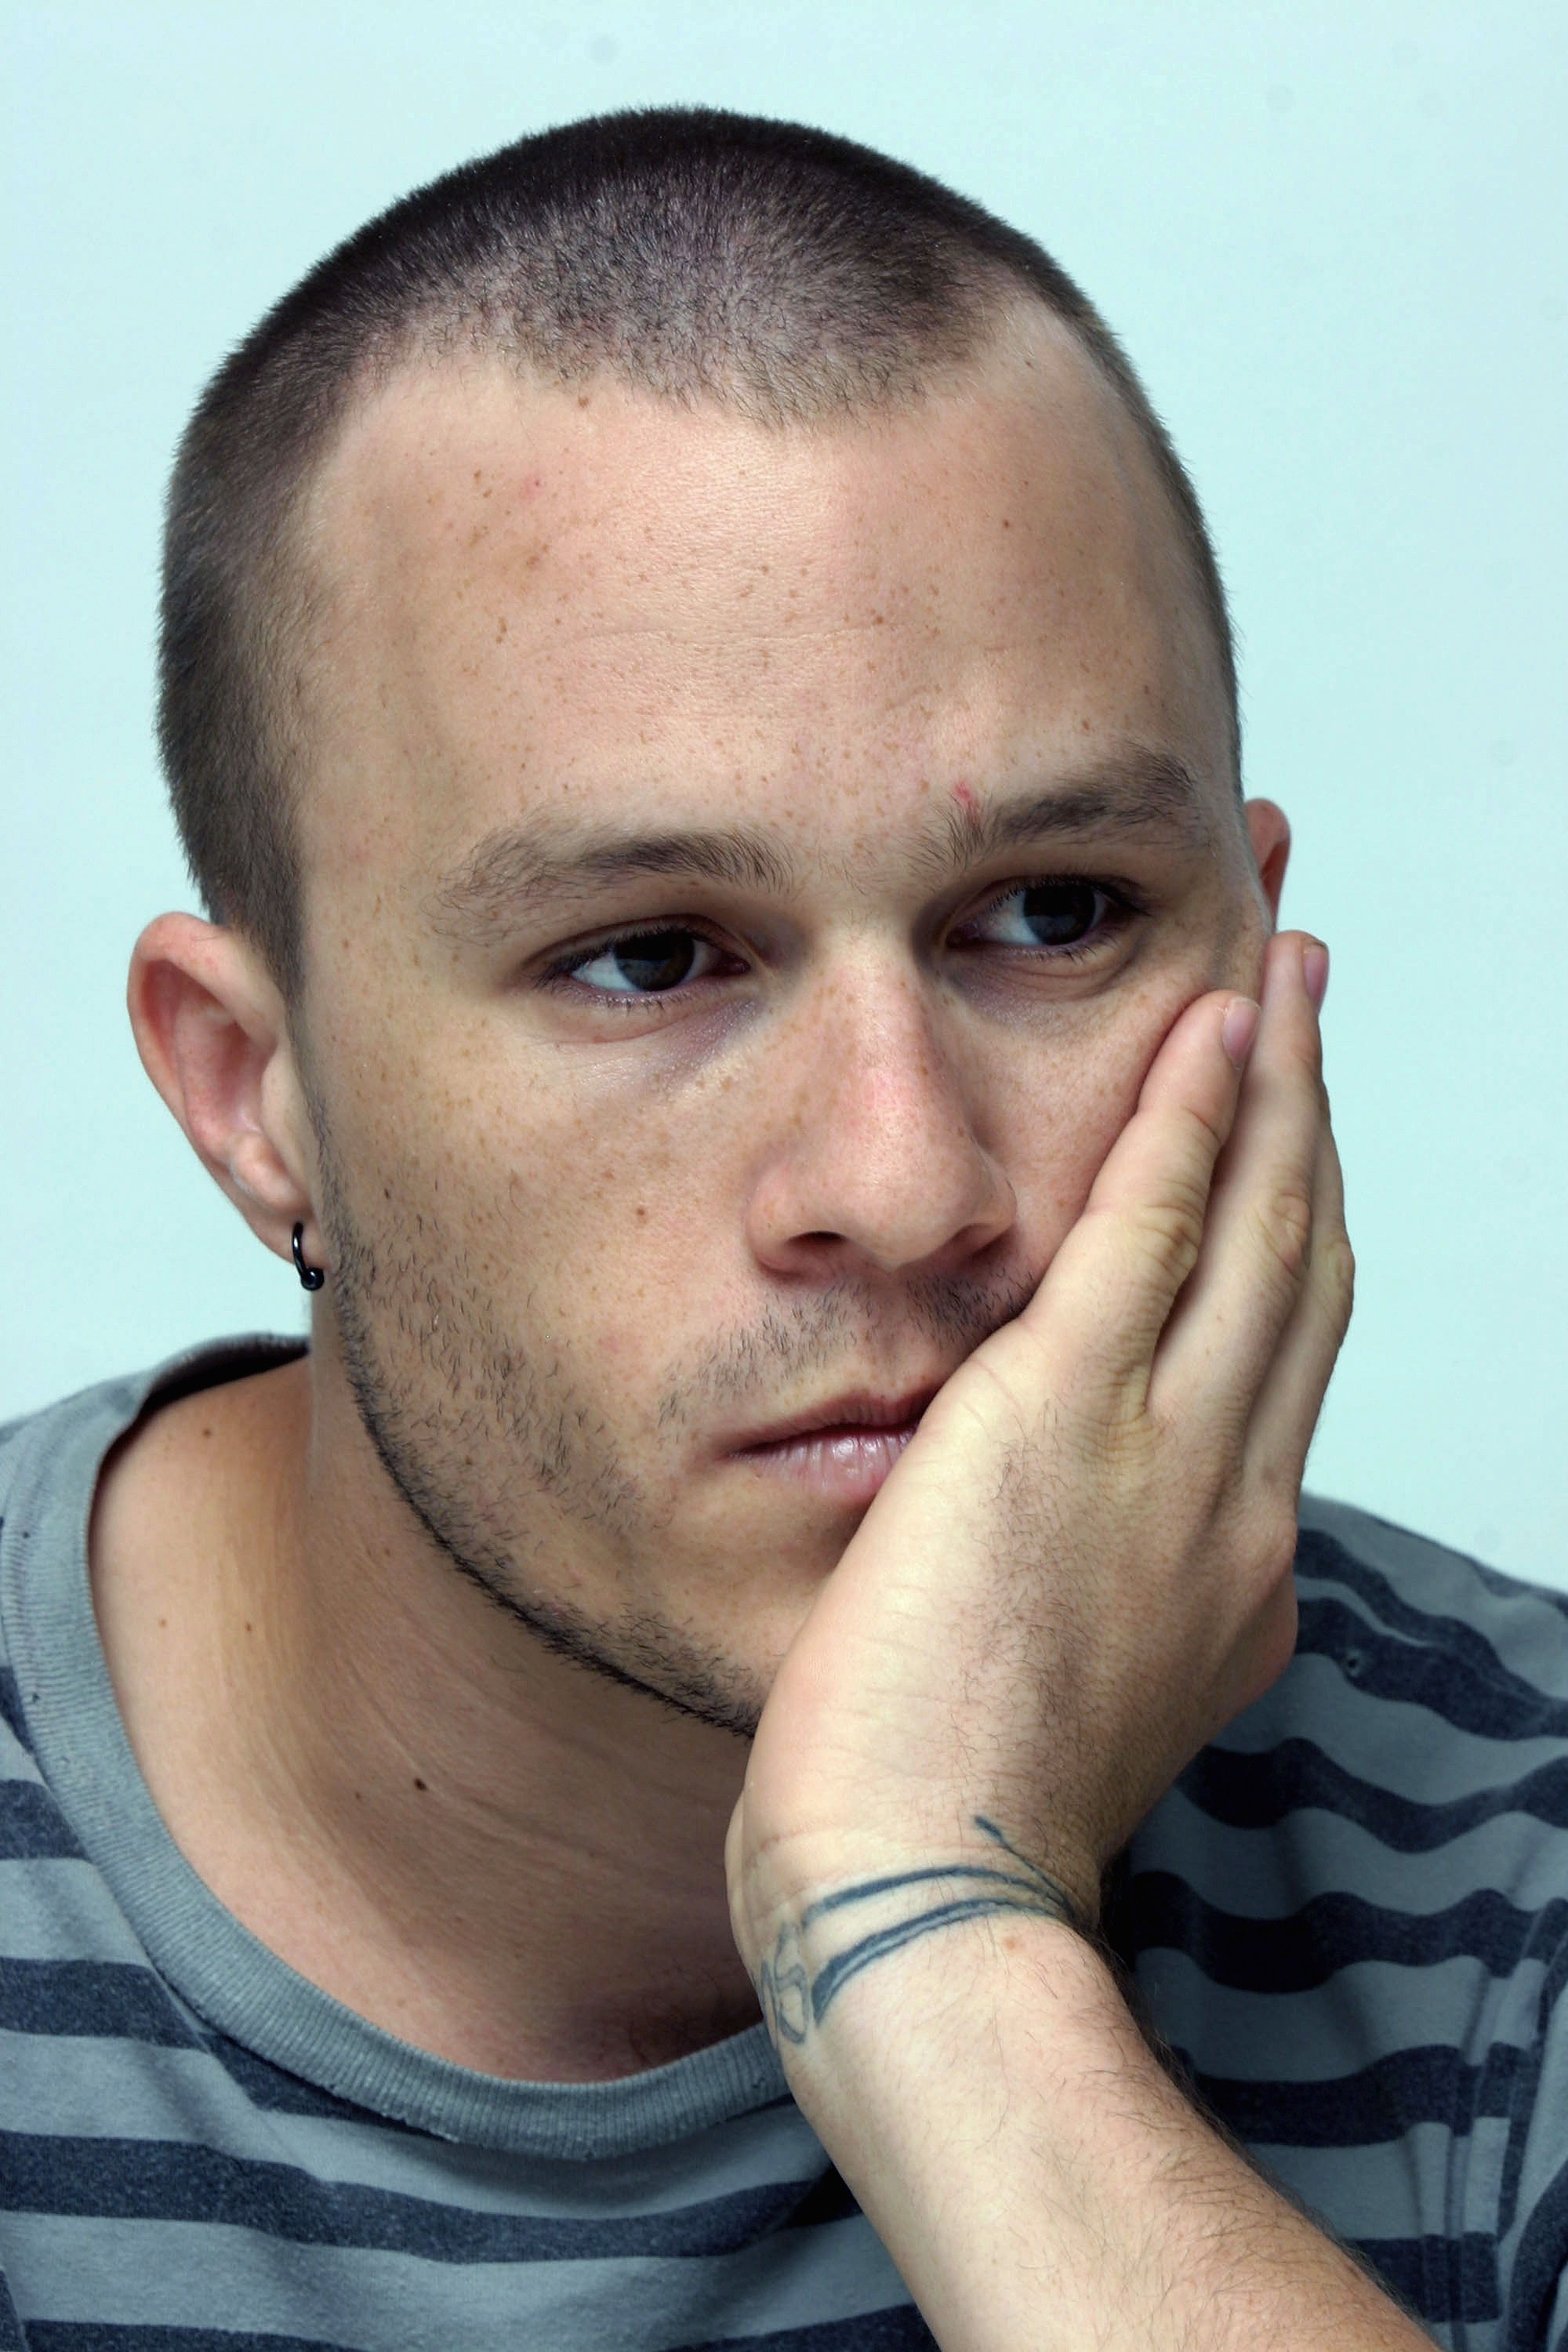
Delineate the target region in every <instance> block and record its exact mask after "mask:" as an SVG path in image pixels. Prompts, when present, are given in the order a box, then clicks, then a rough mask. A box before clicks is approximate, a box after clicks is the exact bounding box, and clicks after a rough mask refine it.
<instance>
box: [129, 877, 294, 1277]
mask: <svg viewBox="0 0 1568 2352" xmlns="http://www.w3.org/2000/svg"><path fill="white" fill-rule="evenodd" d="M126 1001H127V1004H128V1006H129V1010H130V1013H131V1026H132V1030H133V1031H134V1033H135V1037H136V1045H137V1050H138V1052H139V1053H140V1054H141V1056H142V1067H143V1068H144V1069H145V1070H146V1072H147V1075H148V1076H149V1077H150V1078H151V1079H152V1081H153V1085H154V1086H155V1087H157V1089H158V1092H159V1093H160V1094H161V1095H162V1096H163V1100H164V1101H165V1103H167V1105H168V1107H169V1108H170V1110H171V1111H172V1112H173V1113H174V1117H175V1118H176V1119H178V1121H179V1123H180V1125H181V1127H182V1128H183V1129H184V1132H185V1136H186V1138H187V1139H188V1140H189V1142H190V1144H191V1147H192V1149H193V1150H194V1151H195V1153H196V1156H197V1158H198V1159H199V1160H201V1162H202V1164H203V1166H204V1167H205V1169H206V1171H207V1173H208V1174H209V1175H210V1176H211V1177H212V1178H213V1180H214V1181H215V1182H216V1183H217V1184H219V1185H221V1187H222V1188H223V1190H224V1192H226V1193H227V1195H228V1197H229V1199H230V1200H231V1201H232V1202H234V1204H235V1206H236V1208H237V1209H238V1211H239V1213H240V1214H241V1216H243V1217H244V1219H245V1221H246V1223H247V1224H248V1225H249V1226H250V1229H251V1231H252V1232H253V1233H254V1234H256V1235H257V1236H258V1239H259V1240H261V1241H263V1242H264V1243H265V1244H267V1247H268V1249H270V1250H272V1251H273V1252H275V1253H276V1255H278V1256H279V1257H281V1258H287V1257H289V1255H290V1246H289V1245H290V1241H291V1237H292V1234H293V1229H294V1225H295V1223H296V1222H297V1221H299V1220H301V1219H303V1220H304V1221H305V1222H306V1224H307V1229H308V1232H309V1235H310V1243H311V1245H312V1248H314V1246H315V1245H316V1244H318V1243H319V1235H318V1234H317V1233H316V1231H315V1229H314V1221H313V1219H312V1215H311V1201H310V1177H311V1172H312V1170H311V1154H310V1128H309V1121H308V1119H307V1118H306V1116H305V1108H304V1091H303V1088H302V1087H301V1086H300V1080H299V1074H298V1071H297V1069H296V1067H295V1064H294V1057H293V1049H292V1046H291V1045H290V1043H289V1027H288V1019H287V1013H286V1011H285V1007H284V1004H283V1001H282V998H281V996H280V995H279V992H278V989H277V986H276V984H275V983H274V982H273V981H272V980H271V979H270V977H269V976H268V973H267V972H266V971H265V969H264V968H263V966H262V965H261V963H260V961H259V960H258V957H257V955H256V953H255V950H253V949H252V948H250V947H249V946H248V945H247V943H246V941H245V940H242V939H241V938H240V936H239V934H238V933H237V932H236V931H232V930H228V929H225V928H223V927H222V926H220V925H218V924H216V923H205V922H203V921H201V920H200V919H198V918H197V917H196V916H195V915H160V916H159V917H158V919H156V921H154V922H152V923H149V924H148V926H147V929H145V930H144V931H143V932H142V936H141V938H140V939H139V940H137V942H136V947H135V951H134V953H133V954H132V960H131V977H130V982H129V984H128V987H127V991H126Z"/></svg>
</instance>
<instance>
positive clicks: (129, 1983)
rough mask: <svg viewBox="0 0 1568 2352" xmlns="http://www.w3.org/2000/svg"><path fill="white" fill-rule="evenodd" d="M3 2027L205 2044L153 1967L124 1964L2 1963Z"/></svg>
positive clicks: (172, 2045)
mask: <svg viewBox="0 0 1568 2352" xmlns="http://www.w3.org/2000/svg"><path fill="white" fill-rule="evenodd" d="M0 2027H3V2028H5V2030H6V2031H7V2032H12V2033H48V2034H108V2035H113V2036H117V2037H119V2038H120V2039H122V2040H127V2041H132V2042H156V2043H160V2044H162V2045H163V2046H165V2047H168V2048H180V2047H184V2048H193V2047H194V2048H196V2049H200V2048H203V2047H204V2046H205V2044H204V2043H203V2041H202V2037H201V2035H200V2034H199V2033H198V2032H196V2030H195V2027H194V2026H193V2025H192V2024H191V2023H190V2022H189V2021H188V2020H187V2019H186V2017H185V2015H184V2011H182V2010H181V2009H180V2007H179V2005H178V2004H177V2003H176V2002H175V2001H174V2000H173V1999H172V1997H171V1996H170V1994H169V1993H168V1991H167V1990H165V1988H164V1986H163V1984H162V1983H161V1982H160V1980H159V1979H158V1978H157V1977H155V1976H154V1975H153V1971H152V1969H142V1968H137V1967H135V1966H134V1965H133V1964H132V1963H131V1962H128V1961H124V1960H11V1959H0Z"/></svg>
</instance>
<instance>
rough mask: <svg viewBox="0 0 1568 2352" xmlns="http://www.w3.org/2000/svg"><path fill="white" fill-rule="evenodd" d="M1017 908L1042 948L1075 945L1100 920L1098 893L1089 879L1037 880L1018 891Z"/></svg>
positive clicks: (1085, 937)
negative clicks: (1073, 880) (1070, 880)
mask: <svg viewBox="0 0 1568 2352" xmlns="http://www.w3.org/2000/svg"><path fill="white" fill-rule="evenodd" d="M1018 902H1019V904H1018V911H1019V914H1020V916H1021V918H1022V919H1023V921H1024V922H1025V924H1026V926H1027V928H1028V929H1029V931H1030V933H1031V934H1032V936H1033V937H1034V938H1035V939H1037V940H1038V941H1039V943H1040V945H1041V947H1043V948H1070V947H1076V946H1077V944H1078V942H1079V940H1082V939H1087V938H1088V936H1089V932H1090V931H1092V930H1093V929H1094V927H1095V924H1096V923H1097V922H1098V921H1099V920H1100V909H1101V904H1102V900H1101V894H1100V891H1098V890H1097V889H1096V888H1095V887H1094V885H1093V883H1092V882H1037V883H1036V884H1035V885H1034V886H1033V887H1031V888H1029V889H1027V890H1020V891H1019V893H1018Z"/></svg>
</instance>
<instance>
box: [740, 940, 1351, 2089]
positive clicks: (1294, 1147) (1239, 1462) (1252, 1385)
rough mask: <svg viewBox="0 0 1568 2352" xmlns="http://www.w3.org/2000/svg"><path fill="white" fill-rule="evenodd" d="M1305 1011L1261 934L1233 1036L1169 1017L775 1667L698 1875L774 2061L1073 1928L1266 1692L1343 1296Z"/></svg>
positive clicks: (1335, 1189) (1234, 1008) (1221, 1014)
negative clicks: (1039, 1930)
mask: <svg viewBox="0 0 1568 2352" xmlns="http://www.w3.org/2000/svg"><path fill="white" fill-rule="evenodd" d="M1326 976H1327V960H1326V953H1325V951H1324V950H1322V949H1321V947H1320V946H1318V945H1317V943H1316V942H1314V941H1310V940H1306V939H1304V938H1303V937H1302V935H1301V934H1300V933H1289V934H1285V935H1283V936H1281V937H1280V938H1279V939H1277V940H1274V941H1273V942H1272V943H1271V945H1270V948H1269V950H1268V961H1267V967H1266V974H1265V982H1264V987H1263V992H1262V1005H1261V1012H1260V1013H1259V1012H1258V1008H1256V1007H1254V1006H1253V1005H1252V1004H1251V1003H1250V1002H1249V1001H1248V1000H1247V999H1246V998H1240V997H1237V996H1235V995H1233V994H1228V993H1216V994H1214V995H1210V996H1205V997H1204V998H1202V999H1200V1000H1199V1001H1198V1002H1197V1003H1194V1004H1192V1005H1190V1006H1189V1007H1188V1008H1187V1010H1186V1012H1185V1013H1184V1014H1183V1015H1182V1017H1181V1019H1180V1020H1179V1021H1178V1022H1177V1023H1176V1024H1175V1025H1174V1027H1173V1030H1172V1032H1171V1034H1170V1035H1169V1036H1168V1037H1167V1039H1166V1040H1165V1043H1164V1045H1163V1047H1162V1048H1161V1051H1160V1053H1159V1055H1158V1056H1157V1058H1156V1059H1155V1061H1154V1063H1153V1065H1152V1068H1151V1070H1150V1072H1149V1075H1148V1077H1147V1079H1146V1080H1145V1083H1144V1086H1143V1088H1142V1095H1141V1097H1140V1100H1139V1106H1138V1109H1137V1111H1136V1112H1135V1114H1134V1116H1133V1118H1131V1121H1130V1122H1129V1124H1128V1126H1127V1127H1126V1129H1124V1130H1123V1132H1122V1134H1121V1136H1120V1137H1119V1139H1118V1140H1117V1142H1116V1143H1115V1145H1114V1146H1113V1148H1112V1150H1110V1154H1109V1155H1108V1157H1107V1159H1106V1160H1105V1163H1104V1165H1103V1167H1102V1168H1101V1170H1100V1175H1099V1177H1098V1179H1097V1181H1096V1182H1095V1185H1094V1188H1093V1190H1092V1192H1091V1193H1090V1195H1089V1202H1088V1204H1087V1206H1086V1208H1085V1209H1084V1212H1083V1213H1082V1215H1081V1217H1080V1218H1079V1222H1078V1223H1077V1224H1076V1225H1075V1226H1074V1227H1073V1229H1072V1231H1071V1232H1070V1233H1069V1234H1068V1236H1067V1238H1066V1240H1065V1241H1064V1243H1063V1244H1062V1245H1061V1247H1060V1249H1059V1250H1058V1253H1057V1255H1056V1257H1055V1259H1054V1261H1053V1263H1052V1265H1051V1266H1050V1268H1049V1270H1048V1271H1047V1275H1046V1276H1045V1278H1044V1280H1043V1281H1042V1282H1041V1284H1040V1286H1039V1288H1038V1290H1037V1293H1036V1295H1035V1297H1034V1298H1033V1299H1032V1301H1031V1302H1030V1304H1029V1306H1028V1307H1026V1309H1025V1310H1024V1312H1023V1313H1022V1314H1021V1315H1020V1316H1019V1317H1018V1318H1016V1320H1015V1321H1014V1322H1012V1323H1010V1324H1009V1325H1007V1326H1006V1327H1005V1328H1003V1329H1001V1330H999V1331H997V1332H995V1333H994V1334H993V1335H992V1337H991V1338H990V1339H987V1340H986V1341H985V1342H984V1345H983V1346H982V1347H980V1348H979V1349H976V1351H975V1353H974V1354H973V1356H972V1357H971V1358H970V1359H969V1360H968V1361H967V1362H966V1363H964V1364H963V1365H962V1366H961V1367H960V1369H959V1370H957V1371H956V1372H955V1373H954V1374H953V1375H952V1379H951V1380H950V1381H948V1382H947V1383H946V1385H945V1386H944V1387H943V1389H942V1391H941V1392H940V1394H939V1395H938V1396H937V1397H936V1398H935V1399H934V1401H933V1402H932V1403H931V1406H930V1408H929V1409H928V1411H927V1412H926V1415H925V1417H924V1419H923V1421H922V1423H921V1428H920V1430H919V1432H918V1433H917V1435H916V1436H915V1438H914V1440H913V1441H912V1443H911V1444H910V1446H909V1447H908V1449H907V1451H906V1452H905V1454H904V1455H903V1458H902V1459H901V1461H900V1463H899V1465H898V1466H897V1467H896V1469H895V1470H894V1472H893V1473H892V1475H891V1476H890V1477H889V1480H888V1482H887V1485H886V1486H885V1487H884V1488H883V1490H882V1492H881V1493H880V1494H879V1496H878V1498H877V1500H876V1502H875V1503H874V1504H873V1506H872V1507H871V1509H870V1510H869V1511H868V1514H867V1516H866V1517H865V1519H864V1521H863V1522H862V1524H861V1527H860V1528H859V1529H858V1533H857V1534H856V1536H855V1538H854V1539H853V1541H852V1542H851V1543H850V1545H849V1546H848V1548H847V1550H846V1552H845V1554H844V1556H843V1559H841V1561H840V1562H839V1565H838V1567H837V1569H836V1570H835V1571H834V1573H833V1575H832V1577H831V1578H830V1579H829V1580H828V1582H827V1583H826V1586H825V1587H824V1589H823V1591H822V1593H821V1595H820V1596H819V1598H818V1600H817V1601H816V1605H815V1606H814V1608H813V1610H812V1612H811V1614H810V1616H809V1618H808V1619H807V1621H806V1622H805V1625H804V1626H803V1628H802V1630H801V1632H800V1633H799V1635H798V1636H797V1638H796V1640H795V1643H794V1644H793V1645H792V1647H791V1649H790V1651H789V1654H788V1655H787V1657H786V1658H785V1660H784V1664H783V1666H782V1668H781V1670H780V1673H779V1675H778V1677H777V1680H776V1683H775V1685H774V1687H773V1693H772V1695H771V1696H770V1698H769V1700H768V1704H767V1706H766V1708H765V1710H764V1712H763V1718H762V1722H761V1725H760V1727H759V1729H758V1733H757V1738H756V1741H755V1744H754V1748H753V1751H752V1759H751V1764H750V1769H749V1770H748V1772H747V1776H746V1782H745V1789H744V1791H743V1794H742V1798H741V1801H740V1803H739V1804H738V1806H737V1807H736V1811H735V1815H734V1819H733V1822H732V1823H731V1833H730V1841H729V1853H728V1863H729V1871H730V1886H731V1909H732V1915H733V1918H734V1924H735V1932H736V1937H737V1941H738V1943H739V1945H740V1948H741V1952H742V1958H744V1959H745V1961H746V1963H747V1965H748V1967H749V1968H750V1969H751V1970H752V1975H753V1978H754V1979H756V1980H757V1981H758V1983H759V1985H760V1986H761V1988H762V1990H763V2005H764V2010H765V2011H766V2012H767V2014H768V2016H769V2020H770V2023H771V2024H772V2025H773V2029H774V2034H775V2039H777V2040H780V2041H781V2044H782V2043H798V2042H801V2041H803V2040H805V2038H806V2036H807V2034H808V2033H809V2032H810V2029H811V2026H812V2023H813V2021H814V2019H815V2020H816V2021H818V2022H819V2021H820V2018H821V2014H822V2011H823V2010H824V2009H825V2008H826V2003H827V2001H829V2000H832V1999H833V1998H835V1997H836V1995H837V1990H838V1989H839V1987H840V1986H841V1985H842V1984H843V1983H844V1982H847V1980H848V1979H849V1978H850V1977H851V1976H852V1975H853V1974H854V1973H856V1972H857V1970H858V1969H860V1968H862V1967H864V1966H867V1965H868V1964H869V1962H870V1961H871V1960H873V1959H878V1958H881V1957H882V1956H883V1955H884V1954H885V1953H889V1952H891V1951H894V1950H897V1949H898V1948H900V1947H901V1946H902V1945H904V1944H906V1943H908V1942H910V1941H912V1940H915V1939H917V1938H918V1937H922V1936H924V1935H926V1934H929V1933H931V1932H933V1931H934V1930H935V1929H937V1928H940V1927H948V1926H951V1925H952V1923H954V1922H956V1921H958V1920H961V1919H963V1918H965V1917H968V1916H972V1915H973V1914H975V1913H976V1912H987V1913H989V1912H994V1911H996V1910H999V1909H1016V1910H1029V1911H1035V1912H1037V1913H1039V1912H1044V1913H1045V1914H1047V1916H1050V1915H1053V1914H1054V1915H1055V1916H1062V1915H1063V1909H1064V1906H1063V1903H1062V1900H1061V1897H1062V1895H1065V1896H1066V1897H1067V1899H1068V1906H1070V1909H1071V1911H1072V1912H1073V1913H1074V1914H1076V1916H1077V1917H1078V1918H1079V1920H1080V1921H1081V1922H1082V1923H1084V1924H1089V1923H1092V1921H1093V1920H1094V1918H1095V1916H1096V1915H1097V1911H1098V1897H1099V1885H1100V1876H1101V1874H1102V1872H1103V1869H1104V1867H1105V1865H1106V1864H1107V1863H1108V1862H1109V1861H1110V1858H1111V1856H1112V1855H1113V1854H1114V1853H1116V1852H1117V1851H1118V1849H1119V1848H1120V1847H1121V1844H1122V1843H1124V1842H1125V1840H1126V1838H1127V1837H1128V1835H1129V1834H1130V1833H1131V1831H1132V1829H1133V1828H1134V1827H1135V1826H1136V1824H1137V1823H1138V1822H1139V1821H1141V1820H1142V1817H1143V1815H1144V1814H1145V1813H1146V1812H1147V1811H1148V1810H1149V1808H1150V1807H1151V1806H1152V1803H1153V1802H1154V1801H1155V1800H1156V1799H1157V1798H1158V1797H1159V1796H1160V1795H1161V1794H1162V1793H1163V1790H1165V1789H1166V1788H1167V1787H1168V1786H1169V1785H1170V1783H1171V1781H1172V1780H1173V1779H1174V1778H1175V1776H1176V1774H1177V1773H1178V1772H1179V1771H1180V1770H1181V1769H1182V1768H1183V1767H1184V1765H1185V1764H1186V1763H1187V1762H1188V1761H1189V1760H1190V1759H1191V1758H1192V1757H1193V1756H1194V1754H1195V1753H1196V1751H1197V1749H1198V1748H1200V1747H1201V1746H1202V1745H1203V1744H1204V1742H1205V1740H1206V1739H1208V1738H1212V1736H1213V1735H1214V1734H1215V1732H1216V1731H1217V1730H1218V1729H1219V1728H1220V1727H1222V1726H1223V1725H1224V1724H1225V1723H1226V1722H1227V1721H1229V1720H1230V1718H1231V1717H1233V1716H1235V1715H1236V1714H1237V1713H1238V1712H1239V1710H1240V1709H1241V1708H1243V1707H1244V1706H1247V1704H1248V1703H1249V1702H1250V1701H1251V1700H1252V1699H1253V1698H1255V1697H1256V1696H1258V1695H1259V1694H1260V1693H1261V1692H1262V1691H1263V1690H1265V1689H1266V1688H1267V1687H1268V1685H1269V1684H1270V1683H1271V1682H1272V1681H1273V1680H1274V1678H1275V1677H1276V1675H1279V1673H1280V1672H1281V1671H1282V1669H1283V1667H1284V1665H1285V1664H1286V1663H1287V1661H1288V1659H1289V1655H1290V1653H1291V1649H1292V1647H1293V1644H1294V1640H1295V1603H1294V1594H1293V1590H1292V1586H1291V1580H1290V1567H1291V1559H1292V1556H1293V1552H1294V1547H1295V1533H1296V1508H1297V1500H1298V1496H1299V1491H1300V1478H1301V1472H1302V1467H1303V1465H1304V1462H1305V1459H1306V1453H1307V1446H1308V1443H1309V1441H1310V1436H1311V1433H1312V1429H1313V1426H1314V1423H1315V1422H1316V1420H1317V1416H1318V1412H1319V1410H1320V1408H1321V1402H1322V1397H1323V1391H1324V1390H1325V1388H1326V1386H1327V1383H1328V1379H1329V1374H1330V1371H1331V1369H1332V1366H1333V1361H1334V1358H1335V1355H1336V1354H1337V1352H1338V1349H1339V1346H1340V1342H1341V1340H1342V1338H1343V1335H1344V1330H1345V1326H1346V1323H1347V1321H1348V1318H1349V1314H1350V1304H1351V1288H1352V1260H1351V1255H1350V1248H1349V1244H1348V1242H1347V1240H1346V1236H1345V1231H1344V1222H1343V1213H1342V1192H1341V1182H1340V1171H1339V1163H1338V1160H1337V1157H1336V1154H1335V1151H1334V1147H1333V1142H1332V1139H1331V1134H1330V1131H1329V1125H1328V1116H1327V1108H1326V1104H1325V1100H1324V1097H1323V1092H1322V1087H1321V1075H1320V1068H1321V1065H1320V1044H1319V1031H1318V1020H1317V1001H1320V1000H1321V987H1322V982H1323V981H1324V980H1325V979H1326ZM1249 1049H1250V1051H1249ZM1242 1066H1245V1076H1242Z"/></svg>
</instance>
